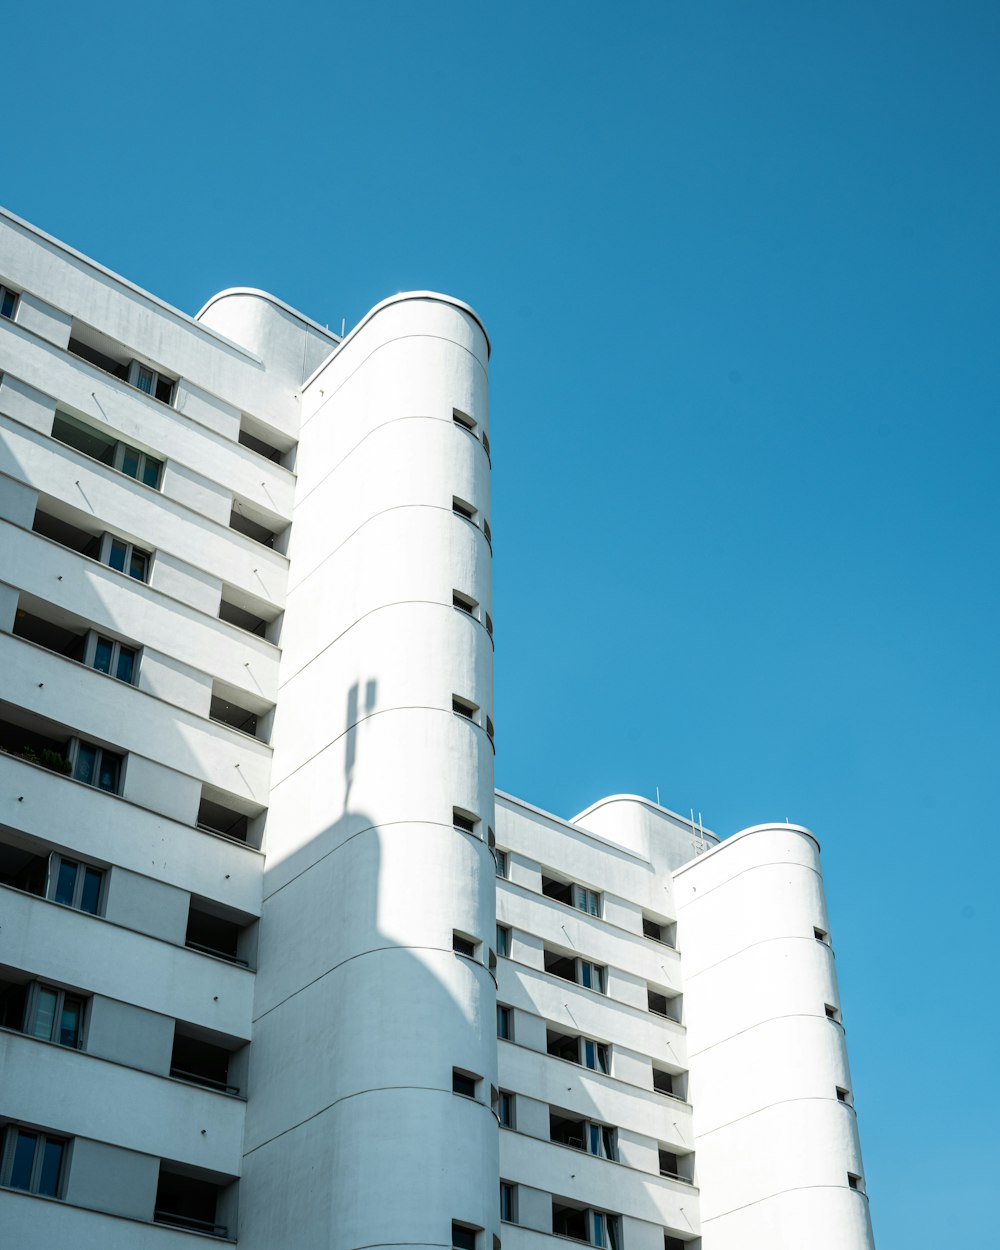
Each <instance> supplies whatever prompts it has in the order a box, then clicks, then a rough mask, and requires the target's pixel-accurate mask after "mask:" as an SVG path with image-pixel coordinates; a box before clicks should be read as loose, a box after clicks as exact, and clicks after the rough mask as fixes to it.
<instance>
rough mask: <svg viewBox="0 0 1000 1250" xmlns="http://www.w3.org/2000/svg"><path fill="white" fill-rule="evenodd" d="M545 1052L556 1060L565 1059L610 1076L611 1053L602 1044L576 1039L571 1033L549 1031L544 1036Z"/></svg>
mask: <svg viewBox="0 0 1000 1250" xmlns="http://www.w3.org/2000/svg"><path fill="white" fill-rule="evenodd" d="M546 1050H547V1051H548V1053H549V1054H550V1055H555V1056H556V1058H557V1059H566V1060H568V1062H570V1063H579V1064H581V1065H582V1066H583V1067H585V1068H591V1069H592V1070H593V1071H595V1072H604V1073H606V1074H607V1075H609V1076H610V1074H611V1052H610V1048H609V1047H608V1046H606V1045H605V1044H604V1042H595V1041H593V1040H592V1039H591V1038H589V1037H578V1036H575V1035H574V1034H572V1033H556V1032H554V1031H552V1030H551V1029H550V1030H549V1031H548V1033H547V1034H546Z"/></svg>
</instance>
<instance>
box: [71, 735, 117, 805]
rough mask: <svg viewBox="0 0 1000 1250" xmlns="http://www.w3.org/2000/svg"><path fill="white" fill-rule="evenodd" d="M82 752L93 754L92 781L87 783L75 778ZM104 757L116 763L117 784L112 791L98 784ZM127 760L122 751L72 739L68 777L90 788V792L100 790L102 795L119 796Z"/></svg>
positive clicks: (83, 779)
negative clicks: (91, 752) (86, 751)
mask: <svg viewBox="0 0 1000 1250" xmlns="http://www.w3.org/2000/svg"><path fill="white" fill-rule="evenodd" d="M83 750H88V751H94V752H95V755H94V773H93V775H94V780H93V781H87V780H86V779H85V778H83V777H79V776H77V769H78V768H79V764H80V754H81V752H82V751H83ZM105 757H110V758H112V759H115V760H117V761H118V772H117V777H116V782H117V784H116V785H115V787H114V788H113V789H112V788H110V787H108V786H102V785H101V784H100V775H101V770H102V767H103V765H104V761H105ZM127 759H128V756H127V754H126V753H125V752H123V751H112V750H111V748H110V747H102V746H99V745H98V744H97V743H96V742H88V741H86V740H85V739H83V738H74V739H73V740H72V742H71V744H70V751H69V760H70V765H71V769H72V771H71V772H70V776H71V777H72V778H73V780H74V781H79V782H80V784H81V785H84V786H90V788H91V789H92V790H100V791H101V793H102V794H116V795H121V792H122V789H123V787H124V784H125V763H126V760H127Z"/></svg>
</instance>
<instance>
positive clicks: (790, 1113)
mask: <svg viewBox="0 0 1000 1250" xmlns="http://www.w3.org/2000/svg"><path fill="white" fill-rule="evenodd" d="M675 890H676V896H677V902H678V937H679V943H680V945H681V946H682V948H683V951H684V987H685V997H686V1004H687V1019H688V1043H689V1054H690V1064H691V1078H690V1080H691V1100H692V1103H693V1105H694V1129H695V1142H696V1152H697V1154H696V1157H697V1170H698V1179H699V1183H700V1185H701V1190H702V1220H703V1244H704V1246H705V1250H737V1247H745V1246H747V1245H766V1246H768V1247H769V1250H800V1248H801V1247H802V1246H809V1247H810V1248H811V1250H871V1248H872V1246H873V1244H874V1243H873V1241H872V1235H871V1225H870V1222H869V1217H868V1202H867V1198H866V1197H865V1195H864V1194H863V1193H862V1192H858V1191H855V1190H852V1189H851V1188H850V1187H849V1185H848V1173H853V1174H855V1175H857V1176H861V1177H863V1175H864V1173H863V1168H862V1165H861V1154H860V1146H859V1143H858V1135H857V1122H856V1118H855V1112H854V1109H853V1107H851V1106H849V1105H847V1104H845V1103H843V1102H840V1101H839V1100H838V1098H837V1087H838V1086H840V1087H842V1088H847V1089H849V1088H850V1075H849V1070H848V1067H847V1054H846V1047H845V1044H844V1032H843V1028H842V1026H841V1024H839V1023H837V1022H835V1021H834V1020H830V1019H828V1018H827V1015H826V1011H825V1008H826V1005H827V1004H829V1005H830V1006H832V1007H834V1008H836V1009H838V1010H839V996H838V993H837V981H836V973H835V969H834V965H833V957H832V952H831V950H830V947H829V946H828V945H827V943H825V942H822V941H819V940H817V938H816V936H815V934H814V928H819V929H821V930H823V931H826V932H828V931H829V923H828V921H827V917H826V907H825V904H824V899H823V884H822V877H821V875H820V864H819V846H818V844H817V843H816V841H815V839H814V838H813V837H812V836H811V835H810V834H809V833H808V831H807V830H805V829H800V828H798V827H796V826H786V825H779V826H760V827H757V828H754V829H750V830H746V831H744V832H743V833H742V834H739V835H737V836H735V837H733V838H730V839H729V840H728V841H726V842H724V843H722V844H721V845H720V846H718V847H717V848H715V849H714V850H712V851H710V852H708V853H707V854H705V855H703V856H702V857H701V858H700V859H697V860H695V861H694V862H693V863H690V864H688V865H686V866H685V867H683V868H680V869H678V871H677V872H676V873H675Z"/></svg>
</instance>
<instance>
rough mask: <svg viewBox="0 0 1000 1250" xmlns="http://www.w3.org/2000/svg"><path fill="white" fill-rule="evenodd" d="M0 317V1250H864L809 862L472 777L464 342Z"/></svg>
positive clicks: (449, 313)
mask: <svg viewBox="0 0 1000 1250" xmlns="http://www.w3.org/2000/svg"><path fill="white" fill-rule="evenodd" d="M0 299H2V305H0V307H2V315H0V665H2V672H3V675H4V676H3V681H2V683H0V748H2V749H0V1072H2V1073H3V1080H2V1082H0V1227H3V1228H4V1229H5V1230H7V1231H8V1232H9V1235H10V1237H11V1240H12V1241H16V1242H17V1244H23V1245H35V1244H37V1245H41V1244H43V1243H44V1244H57V1245H62V1244H67V1245H68V1244H74V1245H80V1246H95V1247H96V1246H101V1247H109V1248H110V1250H117V1248H118V1247H121V1248H122V1250H124V1248H125V1247H128V1248H129V1250H133V1248H134V1247H147V1246H148V1247H155V1248H158V1247H160V1246H164V1247H168V1246H169V1247H178V1248H181V1247H184V1246H187V1245H190V1246H194V1245H195V1244H196V1243H203V1241H204V1239H205V1238H206V1237H209V1238H212V1239H214V1240H229V1241H238V1242H239V1244H240V1245H242V1246H246V1247H249V1248H251V1250H284V1248H285V1247H289V1246H295V1247H296V1250H362V1248H363V1247H376V1246H378V1247H397V1246H399V1247H401V1246H407V1247H440V1246H445V1247H447V1246H455V1247H457V1248H458V1250H466V1248H467V1247H474V1250H495V1247H497V1246H498V1245H499V1244H500V1243H501V1242H502V1243H503V1245H504V1246H506V1247H507V1250H542V1248H543V1247H544V1246H549V1245H554V1244H556V1241H555V1239H560V1240H562V1239H566V1238H569V1239H572V1240H576V1241H578V1242H583V1243H585V1244H590V1245H598V1246H606V1247H609V1248H611V1250H677V1247H678V1246H682V1245H683V1246H686V1247H688V1248H689V1250H699V1248H700V1250H737V1247H739V1248H740V1250H746V1248H747V1247H752V1248H753V1250H756V1248H757V1247H760V1248H761V1250H765V1248H767V1250H801V1247H803V1246H807V1245H808V1246H809V1247H810V1248H817V1250H827V1248H829V1250H867V1248H869V1247H871V1246H872V1244H873V1243H872V1239H871V1231H870V1223H869V1220H868V1209H867V1198H866V1195H865V1183H864V1173H863V1169H862V1164H861V1159H860V1150H859V1144H858V1133H857V1123H856V1116H855V1111H854V1106H853V1095H852V1093H851V1081H850V1072H849V1068H848V1064H847V1054H846V1047H845V1041H844V1032H843V1024H842V1018H841V1006H840V1000H839V995H838V991H837V983H836V973H835V967H834V959H833V949H832V945H831V941H830V934H829V924H828V921H827V918H826V910H825V903H824V898H823V886H822V878H821V876H820V868H819V848H818V845H817V843H816V841H815V839H814V838H813V837H812V835H811V834H810V833H809V832H808V831H806V830H804V829H800V828H797V827H794V826H762V827H759V828H755V829H750V830H745V831H743V832H742V833H740V834H737V835H735V836H734V837H731V838H729V839H727V840H725V841H721V842H720V841H719V839H718V838H716V837H715V836H714V835H712V834H710V833H707V832H705V831H704V830H702V829H700V828H698V827H696V826H694V825H693V824H692V823H691V822H689V821H686V820H684V819H682V818H681V817H679V816H677V815H676V814H674V813H672V812H669V811H667V810H666V809H664V808H662V807H659V806H657V805H655V804H652V803H650V802H647V801H646V800H643V799H640V798H636V797H634V796H616V797H612V798H608V799H605V800H602V801H601V802H599V803H597V804H595V805H594V806H593V807H591V808H588V809H587V811H585V812H582V813H580V814H579V815H578V816H577V817H575V818H574V819H573V820H571V821H565V820H561V819H559V818H557V817H555V816H552V815H550V814H548V813H545V812H542V811H540V810H538V809H537V808H534V807H532V806H530V805H529V804H526V803H524V802H522V801H521V800H518V799H516V798H513V797H511V796H508V795H504V794H500V793H498V792H496V790H495V787H494V733H493V716H494V713H493V623H492V612H493V607H492V601H491V585H492V577H491V561H492V545H491V544H492V537H491V533H490V526H489V518H490V493H489V492H490V453H489V407H488V393H487V376H488V363H489V350H490V348H489V341H488V338H487V335H486V332H485V330H484V328H483V326H482V324H481V323H480V321H479V319H478V318H477V316H476V315H475V313H474V312H473V311H472V310H471V309H470V308H469V307H468V306H466V305H464V304H462V303H461V302H460V301H458V300H454V299H451V298H449V297H446V296H442V295H438V294H434V293H431V292H414V293H409V294H405V295H399V296H395V297H393V298H392V299H390V300H386V301H385V302H383V303H382V304H379V305H377V306H376V307H375V308H374V309H372V311H371V312H370V313H369V314H368V315H367V316H366V317H365V318H364V319H363V320H362V321H361V322H360V323H359V324H358V325H357V326H356V327H355V328H354V329H353V330H352V331H351V332H350V333H349V334H348V335H346V337H344V338H343V339H341V338H340V336H338V335H335V334H331V333H330V332H329V331H328V330H326V329H324V328H323V327H322V326H320V325H318V324H316V323H315V322H312V321H310V320H309V319H308V318H307V317H304V316H303V315H302V314H300V313H298V312H296V311H295V310H294V309H291V308H289V307H288V306H286V305H284V304H282V303H281V301H279V300H276V299H274V298H273V297H272V296H269V295H267V294H265V293H263V292H260V291H253V290H242V289H241V290H233V291H226V292H223V293H221V294H220V295H218V296H216V297H214V298H213V299H212V300H210V301H209V303H208V304H207V305H206V306H205V308H204V309H202V311H201V312H200V313H199V314H198V316H197V317H194V318H192V317H188V316H186V315H184V314H182V313H179V312H177V311H176V310H175V309H172V308H170V307H169V306H167V305H165V304H163V303H162V302H161V301H159V300H157V299H156V298H155V297H153V296H151V295H149V294H148V293H146V292H143V291H141V290H139V289H138V288H136V287H134V286H133V285H131V284H130V283H128V282H127V281H125V280H123V279H122V278H120V277H117V276H116V275H114V274H111V273H109V272H108V271H107V270H105V269H103V268H102V267H101V266H100V265H98V264H96V263H94V262H93V261H90V260H88V259H87V258H85V257H83V256H81V255H79V254H78V253H76V252H74V251H72V249H70V248H68V247H66V246H65V245H63V244H61V243H59V242H58V241H57V240H54V239H52V238H50V237H48V236H46V235H44V234H42V233H41V232H40V231H38V230H36V229H35V228H34V227H32V226H30V225H28V224H27V223H25V222H23V221H20V220H19V219H18V218H16V217H13V216H12V215H10V214H7V213H0Z"/></svg>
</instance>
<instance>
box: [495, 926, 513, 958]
mask: <svg viewBox="0 0 1000 1250" xmlns="http://www.w3.org/2000/svg"><path fill="white" fill-rule="evenodd" d="M497 954H498V955H503V956H504V957H505V958H507V957H509V956H510V929H509V928H508V927H507V926H506V925H505V924H498V925H497Z"/></svg>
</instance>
